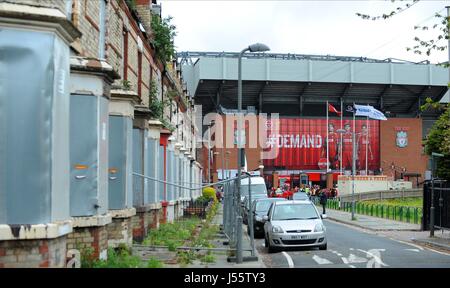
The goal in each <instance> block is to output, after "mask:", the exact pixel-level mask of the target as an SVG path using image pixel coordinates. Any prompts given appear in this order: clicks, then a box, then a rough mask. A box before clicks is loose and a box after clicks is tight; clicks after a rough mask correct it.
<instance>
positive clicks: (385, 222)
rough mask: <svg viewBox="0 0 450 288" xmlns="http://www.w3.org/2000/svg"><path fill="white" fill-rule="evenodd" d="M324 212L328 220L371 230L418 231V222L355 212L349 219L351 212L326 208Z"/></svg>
mask: <svg viewBox="0 0 450 288" xmlns="http://www.w3.org/2000/svg"><path fill="white" fill-rule="evenodd" d="M326 214H327V216H328V218H329V219H330V220H334V221H337V222H341V223H344V224H350V225H353V226H358V227H361V228H364V229H369V230H372V231H389V230H392V231H419V230H420V225H419V224H412V223H406V222H400V221H394V220H389V219H383V218H378V217H372V216H366V215H361V214H355V217H356V220H352V219H351V213H349V212H343V211H338V210H333V209H327V210H326Z"/></svg>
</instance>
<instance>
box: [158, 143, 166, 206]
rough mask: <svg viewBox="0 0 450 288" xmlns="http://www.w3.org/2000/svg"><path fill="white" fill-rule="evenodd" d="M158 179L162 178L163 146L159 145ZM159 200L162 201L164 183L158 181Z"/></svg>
mask: <svg viewBox="0 0 450 288" xmlns="http://www.w3.org/2000/svg"><path fill="white" fill-rule="evenodd" d="M158 149H159V157H158V179H160V180H164V146H159V148H158ZM158 191H159V201H164V200H165V199H164V183H161V182H160V183H158Z"/></svg>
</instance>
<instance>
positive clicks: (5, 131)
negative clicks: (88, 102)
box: [0, 27, 70, 224]
mask: <svg viewBox="0 0 450 288" xmlns="http://www.w3.org/2000/svg"><path fill="white" fill-rule="evenodd" d="M30 67H32V68H31V69H30ZM69 71H70V66H69V47H68V46H67V45H66V44H65V43H64V42H63V41H62V40H61V39H59V38H58V37H57V36H56V35H55V34H52V33H48V32H38V31H26V30H17V29H11V28H3V27H2V28H1V29H0V223H6V224H39V223H48V222H52V221H58V220H64V219H68V218H69V189H67V187H69V181H70V180H69V163H70V162H69V134H68V130H69V92H68V91H69V89H68V88H69V87H68V84H69V83H68V80H69V78H70V74H69V73H70V72H69Z"/></svg>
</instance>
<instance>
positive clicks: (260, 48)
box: [236, 43, 270, 263]
mask: <svg viewBox="0 0 450 288" xmlns="http://www.w3.org/2000/svg"><path fill="white" fill-rule="evenodd" d="M269 50H270V48H269V47H268V46H267V45H264V44H261V43H256V44H252V45H250V46H248V47H247V48H245V49H243V50H242V51H241V52H240V53H239V58H238V123H237V126H238V127H237V130H238V134H237V135H238V139H237V140H238V141H237V142H238V157H237V162H238V166H237V169H238V179H237V181H238V185H237V195H236V197H237V198H238V199H241V173H242V169H241V162H242V159H241V158H242V149H243V148H242V147H241V146H242V141H241V138H242V126H243V125H242V124H243V123H242V56H243V55H244V53H245V52H247V51H250V52H264V51H269ZM241 236H242V235H241ZM239 241H242V239H238V242H239ZM237 252H238V253H236V263H242V251H237Z"/></svg>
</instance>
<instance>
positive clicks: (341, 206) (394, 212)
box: [314, 199, 423, 224]
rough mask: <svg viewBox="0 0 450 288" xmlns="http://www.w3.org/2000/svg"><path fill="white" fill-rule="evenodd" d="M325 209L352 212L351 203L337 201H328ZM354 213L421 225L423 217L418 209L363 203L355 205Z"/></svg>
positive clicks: (316, 202)
mask: <svg viewBox="0 0 450 288" xmlns="http://www.w3.org/2000/svg"><path fill="white" fill-rule="evenodd" d="M314 203H315V204H318V203H319V199H316V200H314ZM326 207H327V208H329V209H334V210H341V211H345V212H351V211H352V203H351V202H341V201H339V200H338V199H328V200H327V204H326ZM355 213H356V214H361V215H367V216H373V217H379V218H384V219H389V220H395V221H401V222H407V223H413V224H421V223H422V216H423V210H422V208H419V207H409V206H393V205H382V204H369V203H363V202H356V203H355Z"/></svg>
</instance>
